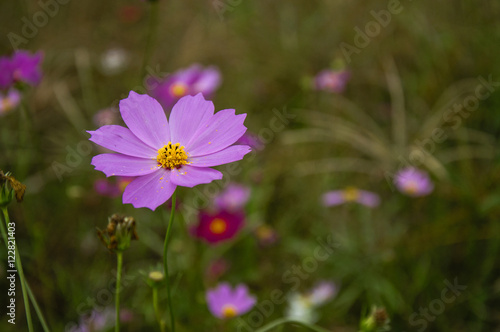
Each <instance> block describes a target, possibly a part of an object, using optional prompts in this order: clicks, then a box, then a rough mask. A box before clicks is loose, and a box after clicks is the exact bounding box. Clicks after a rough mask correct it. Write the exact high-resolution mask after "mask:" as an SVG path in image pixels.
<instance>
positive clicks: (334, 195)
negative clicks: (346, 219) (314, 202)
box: [322, 190, 345, 206]
mask: <svg viewBox="0 0 500 332" xmlns="http://www.w3.org/2000/svg"><path fill="white" fill-rule="evenodd" d="M322 200H323V205H324V206H335V205H339V204H342V203H344V202H345V198H344V194H343V191H342V190H334V191H328V192H326V193H325V194H324V195H323V197H322Z"/></svg>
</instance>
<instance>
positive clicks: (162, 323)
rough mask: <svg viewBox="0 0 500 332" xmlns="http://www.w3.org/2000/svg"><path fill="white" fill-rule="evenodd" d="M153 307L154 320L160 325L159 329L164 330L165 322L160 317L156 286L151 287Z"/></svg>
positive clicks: (162, 331)
mask: <svg viewBox="0 0 500 332" xmlns="http://www.w3.org/2000/svg"><path fill="white" fill-rule="evenodd" d="M153 308H154V310H155V316H156V320H157V321H158V325H160V331H161V332H165V322H164V321H163V320H162V319H161V314H160V308H159V306H158V288H157V287H154V288H153Z"/></svg>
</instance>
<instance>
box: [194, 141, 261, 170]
mask: <svg viewBox="0 0 500 332" xmlns="http://www.w3.org/2000/svg"><path fill="white" fill-rule="evenodd" d="M251 150H252V149H250V147H249V146H248V145H233V146H230V147H228V148H226V149H224V150H221V151H219V152H215V153H212V154H207V155H205V156H198V157H191V158H189V161H190V162H191V166H194V167H211V166H218V165H222V164H227V163H232V162H233V161H237V160H241V159H243V157H244V156H245V155H246V154H247V153H249V152H250V151H251Z"/></svg>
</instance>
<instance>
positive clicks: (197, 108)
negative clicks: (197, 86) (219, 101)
mask: <svg viewBox="0 0 500 332" xmlns="http://www.w3.org/2000/svg"><path fill="white" fill-rule="evenodd" d="M213 114H214V104H213V103H212V102H211V101H207V100H205V98H203V95H202V94H201V93H198V94H197V95H196V96H194V97H193V96H185V97H182V98H181V99H179V101H178V102H177V103H176V104H175V105H174V107H173V108H172V113H171V115H170V128H171V129H170V130H171V137H172V143H181V145H183V146H186V145H187V143H188V142H189V141H190V140H191V137H192V136H193V134H194V133H195V132H196V130H197V129H198V127H199V126H200V125H201V124H203V123H205V122H207V121H208V120H209V119H210V118H211V117H212V116H213Z"/></svg>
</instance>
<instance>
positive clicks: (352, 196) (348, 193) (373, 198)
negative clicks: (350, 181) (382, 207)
mask: <svg viewBox="0 0 500 332" xmlns="http://www.w3.org/2000/svg"><path fill="white" fill-rule="evenodd" d="M347 202H357V203H359V204H362V205H364V206H367V207H371V208H374V207H376V206H378V205H379V204H380V197H379V196H378V195H377V194H375V193H373V192H370V191H366V190H359V189H356V188H354V187H347V188H346V189H344V190H334V191H328V192H326V193H325V194H324V195H323V204H324V205H325V206H336V205H340V204H344V203H347Z"/></svg>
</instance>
